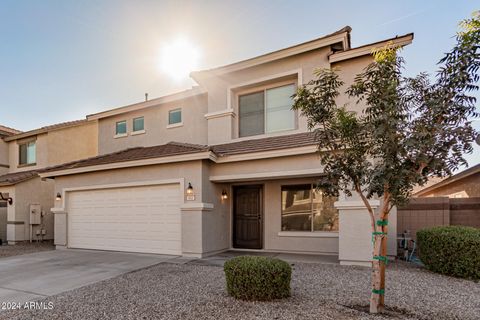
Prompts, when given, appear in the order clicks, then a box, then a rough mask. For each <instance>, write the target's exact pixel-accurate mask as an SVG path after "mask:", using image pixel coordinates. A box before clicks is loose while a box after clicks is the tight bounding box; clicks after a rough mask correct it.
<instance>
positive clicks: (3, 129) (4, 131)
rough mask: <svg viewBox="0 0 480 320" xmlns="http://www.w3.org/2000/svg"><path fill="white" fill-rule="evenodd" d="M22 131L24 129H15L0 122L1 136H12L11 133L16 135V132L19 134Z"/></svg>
mask: <svg viewBox="0 0 480 320" xmlns="http://www.w3.org/2000/svg"><path fill="white" fill-rule="evenodd" d="M21 132H22V131H20V130H17V129H13V128H10V127H7V126H2V125H1V124H0V136H11V135H14V134H19V133H21Z"/></svg>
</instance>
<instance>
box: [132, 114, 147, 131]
mask: <svg viewBox="0 0 480 320" xmlns="http://www.w3.org/2000/svg"><path fill="white" fill-rule="evenodd" d="M143 130H145V126H144V121H143V117H139V118H135V119H133V132H135V131H143Z"/></svg>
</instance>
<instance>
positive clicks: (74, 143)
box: [0, 120, 98, 244]
mask: <svg viewBox="0 0 480 320" xmlns="http://www.w3.org/2000/svg"><path fill="white" fill-rule="evenodd" d="M0 132H3V131H2V127H0ZM97 136H98V133H97V124H96V122H95V121H86V120H79V121H72V122H65V123H60V124H55V125H51V126H46V127H42V128H40V129H35V130H31V131H27V132H19V131H10V134H4V135H2V137H1V139H0V168H2V169H3V171H2V172H1V173H2V174H0V193H1V194H2V195H3V197H4V198H10V199H11V200H9V201H0V206H3V207H0V237H1V239H2V240H3V241H4V242H5V241H7V242H8V243H10V244H15V243H17V242H20V241H28V240H37V239H53V237H54V235H53V231H54V228H53V215H52V213H51V211H50V209H51V208H52V207H53V206H54V201H55V195H54V183H53V181H51V180H47V181H42V180H41V179H40V177H39V175H38V172H39V171H40V170H42V169H45V168H47V167H50V166H55V165H59V164H62V163H65V162H69V161H73V160H78V159H83V158H86V157H92V156H96V155H97V154H98V153H97Z"/></svg>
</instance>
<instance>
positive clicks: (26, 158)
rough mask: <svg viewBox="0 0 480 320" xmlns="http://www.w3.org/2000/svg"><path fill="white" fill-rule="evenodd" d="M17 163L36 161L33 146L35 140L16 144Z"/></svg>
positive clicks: (24, 163)
mask: <svg viewBox="0 0 480 320" xmlns="http://www.w3.org/2000/svg"><path fill="white" fill-rule="evenodd" d="M18 149H19V157H18V160H19V161H18V164H19V165H27V164H35V163H36V162H37V152H36V147H35V141H30V142H26V143H22V144H20V145H19V146H18Z"/></svg>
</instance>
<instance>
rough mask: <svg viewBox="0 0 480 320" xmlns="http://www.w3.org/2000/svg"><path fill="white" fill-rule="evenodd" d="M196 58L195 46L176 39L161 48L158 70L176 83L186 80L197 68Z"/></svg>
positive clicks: (186, 41)
mask: <svg viewBox="0 0 480 320" xmlns="http://www.w3.org/2000/svg"><path fill="white" fill-rule="evenodd" d="M198 56H199V53H198V49H197V48H196V47H195V46H193V45H192V44H191V43H190V42H189V41H188V40H187V39H184V38H178V39H177V40H175V41H173V42H171V43H168V44H165V45H164V46H163V48H162V51H161V59H160V69H161V70H162V72H165V73H166V74H168V75H169V76H170V77H172V78H173V79H174V80H176V81H180V80H183V79H186V78H188V76H189V74H190V72H191V71H193V70H195V69H196V68H197V64H198Z"/></svg>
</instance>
